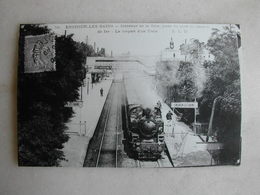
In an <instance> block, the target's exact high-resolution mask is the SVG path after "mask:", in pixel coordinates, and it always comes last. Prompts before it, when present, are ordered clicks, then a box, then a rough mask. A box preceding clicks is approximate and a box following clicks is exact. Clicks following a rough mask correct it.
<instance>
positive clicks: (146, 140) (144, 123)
mask: <svg viewBox="0 0 260 195" xmlns="http://www.w3.org/2000/svg"><path fill="white" fill-rule="evenodd" d="M127 113H128V116H127V123H128V128H127V129H126V132H125V138H126V139H125V141H126V142H127V146H128V148H129V150H130V153H131V155H132V156H133V157H134V158H136V159H139V160H158V159H159V158H160V157H161V154H162V152H163V151H164V150H165V142H164V129H163V128H164V123H163V120H162V116H161V113H160V110H159V112H158V109H157V111H152V110H151V109H149V108H146V109H144V108H143V107H142V106H141V105H139V104H131V105H128V107H127Z"/></svg>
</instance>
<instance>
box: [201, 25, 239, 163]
mask: <svg viewBox="0 0 260 195" xmlns="http://www.w3.org/2000/svg"><path fill="white" fill-rule="evenodd" d="M237 35H238V32H237V31H236V30H235V29H234V27H233V26H226V27H225V28H224V29H223V30H219V29H214V30H213V33H212V35H211V37H210V39H209V40H208V43H207V46H208V49H209V50H210V52H211V53H212V55H214V56H215V60H214V61H213V62H206V63H205V64H204V66H205V68H206V69H207V73H208V75H209V77H208V81H207V84H206V88H205V90H204V92H203V99H202V102H201V107H200V112H201V116H202V118H204V119H206V118H208V117H207V116H209V115H210V110H211V107H212V102H213V100H214V99H215V98H216V97H218V96H220V97H221V98H220V101H219V103H218V104H217V108H216V118H215V119H214V121H215V122H214V124H213V126H214V127H215V131H218V139H219V141H221V142H223V143H224V144H225V149H224V150H223V152H222V153H221V160H222V162H223V163H230V162H232V163H236V162H237V160H239V158H240V122H241V97H240V74H239V59H238V39H237Z"/></svg>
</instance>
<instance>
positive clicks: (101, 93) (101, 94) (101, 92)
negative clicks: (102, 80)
mask: <svg viewBox="0 0 260 195" xmlns="http://www.w3.org/2000/svg"><path fill="white" fill-rule="evenodd" d="M100 96H101V97H102V96H103V88H102V87H101V89H100Z"/></svg>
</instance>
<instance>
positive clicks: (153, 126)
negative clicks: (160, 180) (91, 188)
mask: <svg viewBox="0 0 260 195" xmlns="http://www.w3.org/2000/svg"><path fill="white" fill-rule="evenodd" d="M240 37H241V33H240V26H239V25H237V24H170V23H104V24H103V23H86V24H23V25H20V39H19V64H18V119H17V120H18V164H19V166H61V167H71V166H74V167H124V168H128V167H129V168H146V167H150V168H155V167H156V168H157V167H190V166H215V165H239V164H240V161H241V159H240V158H241V155H240V153H241V93H240V91H241V87H240V64H239V56H240V52H241V41H240V39H241V38H240Z"/></svg>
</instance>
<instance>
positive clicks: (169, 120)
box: [166, 110, 175, 137]
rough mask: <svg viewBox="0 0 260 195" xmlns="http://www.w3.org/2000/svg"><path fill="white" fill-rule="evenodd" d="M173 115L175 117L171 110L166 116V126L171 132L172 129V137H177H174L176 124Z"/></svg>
mask: <svg viewBox="0 0 260 195" xmlns="http://www.w3.org/2000/svg"><path fill="white" fill-rule="evenodd" d="M172 115H173V113H172V112H171V111H170V110H169V112H168V113H167V114H166V119H167V122H166V126H167V127H168V128H169V131H170V129H171V131H172V135H171V136H172V137H175V135H174V127H175V124H174V120H172Z"/></svg>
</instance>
